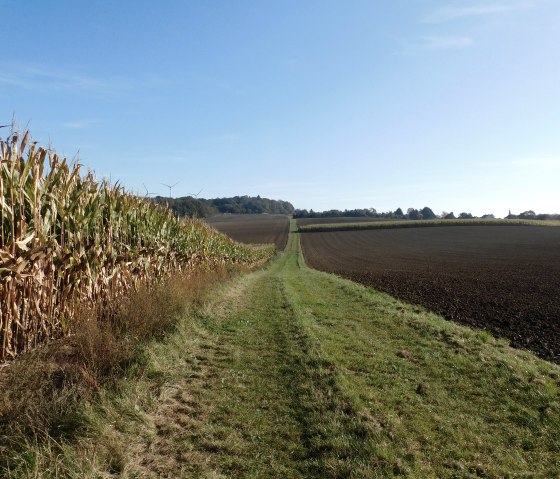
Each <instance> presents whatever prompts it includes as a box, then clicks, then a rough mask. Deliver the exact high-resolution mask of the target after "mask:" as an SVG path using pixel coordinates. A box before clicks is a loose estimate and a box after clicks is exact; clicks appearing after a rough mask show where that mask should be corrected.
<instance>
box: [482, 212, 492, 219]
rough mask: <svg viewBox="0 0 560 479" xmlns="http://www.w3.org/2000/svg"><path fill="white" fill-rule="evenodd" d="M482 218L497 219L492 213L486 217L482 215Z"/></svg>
mask: <svg viewBox="0 0 560 479" xmlns="http://www.w3.org/2000/svg"><path fill="white" fill-rule="evenodd" d="M481 218H482V219H483V220H493V219H494V218H495V216H494V215H493V214H492V213H487V214H485V215H482V216H481Z"/></svg>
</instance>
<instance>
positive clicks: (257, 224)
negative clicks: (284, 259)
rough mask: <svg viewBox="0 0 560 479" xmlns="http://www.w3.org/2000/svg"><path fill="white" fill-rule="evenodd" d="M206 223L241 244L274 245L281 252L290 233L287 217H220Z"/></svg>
mask: <svg viewBox="0 0 560 479" xmlns="http://www.w3.org/2000/svg"><path fill="white" fill-rule="evenodd" d="M204 221H205V222H206V223H207V224H209V225H210V226H212V227H214V228H216V229H217V230H218V231H219V232H220V233H224V234H226V235H228V236H230V237H231V238H233V239H234V240H235V241H239V242H240V243H246V244H264V243H274V244H275V245H276V248H277V249H278V250H280V251H282V250H284V248H285V247H286V243H287V241H288V233H289V231H290V220H289V219H288V217H287V216H286V215H267V214H260V215H219V216H213V217H211V218H206V219H205V220H204Z"/></svg>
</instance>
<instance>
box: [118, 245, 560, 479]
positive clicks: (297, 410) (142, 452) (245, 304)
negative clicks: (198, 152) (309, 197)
mask: <svg viewBox="0 0 560 479" xmlns="http://www.w3.org/2000/svg"><path fill="white" fill-rule="evenodd" d="M196 331H197V333H196V334H197V335H196V338H195V339H193V340H192V341H191V343H189V345H188V347H189V349H188V353H186V354H187V355H188V358H186V359H185V365H184V366H182V367H183V370H182V372H181V374H180V375H179V379H178V381H177V382H176V383H175V384H173V385H172V386H170V387H167V388H166V389H165V391H164V392H163V393H162V395H161V398H160V400H159V402H158V405H157V407H156V408H155V411H154V412H153V413H152V414H150V418H149V420H148V421H147V423H148V426H147V429H146V430H145V431H144V433H143V436H144V440H143V441H140V442H141V444H140V445H139V446H138V447H137V448H136V454H135V457H133V458H132V460H129V461H127V462H128V464H127V465H126V467H125V472H126V474H127V475H126V477H197V478H219V477H239V478H241V477H243V478H245V477H251V478H257V477H262V478H274V477H278V478H300V477H309V478H329V477H330V478H342V477H349V478H350V477H354V478H374V477H422V478H429V477H449V478H451V477H461V478H471V477H473V478H474V477H514V476H515V477H543V478H544V477H559V475H560V460H559V459H558V458H559V457H560V455H559V452H560V438H559V437H558V435H557V431H558V430H559V428H560V405H559V403H558V397H559V396H558V393H559V383H560V368H559V367H558V366H556V365H552V364H549V363H546V362H544V361H541V360H539V359H537V358H535V357H534V356H532V355H531V354H529V353H525V352H522V351H516V350H513V349H511V348H509V346H508V345H507V344H506V343H505V342H503V341H495V340H493V339H492V338H491V337H489V335H487V334H486V333H484V334H483V333H478V332H475V331H472V330H468V329H466V328H462V327H460V326H457V325H455V324H451V323H448V322H446V321H444V320H442V319H441V318H439V317H437V316H435V315H431V314H429V313H427V312H425V311H424V310H422V309H420V308H417V307H415V306H410V305H406V304H404V303H401V302H399V301H397V300H395V299H393V298H391V297H389V296H387V295H385V294H381V293H377V292H375V291H373V290H370V289H367V288H364V287H362V286H359V285H355V284H353V283H350V282H349V281H345V280H341V279H339V278H337V277H335V276H332V275H328V274H325V273H320V272H317V271H314V270H311V269H309V268H307V267H306V266H305V265H304V262H303V258H302V256H301V252H300V248H299V238H298V236H297V235H296V234H291V235H290V238H289V241H288V245H287V247H286V250H285V252H284V253H283V254H282V255H281V256H280V257H279V258H278V259H277V260H276V261H275V262H274V263H273V264H272V265H271V266H270V267H269V268H268V269H266V270H262V271H259V272H256V273H252V274H249V275H246V276H243V277H242V278H240V279H238V280H236V281H234V282H233V283H231V284H230V285H228V287H227V289H225V290H224V291H223V292H222V293H221V294H220V295H218V296H217V297H216V298H215V300H214V302H213V303H212V304H211V305H209V306H207V307H206V308H205V309H204V311H203V313H202V314H201V315H200V317H199V319H198V324H197V326H196Z"/></svg>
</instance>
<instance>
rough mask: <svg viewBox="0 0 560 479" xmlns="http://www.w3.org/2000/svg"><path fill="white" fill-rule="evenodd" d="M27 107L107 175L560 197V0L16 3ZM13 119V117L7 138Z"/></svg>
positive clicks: (431, 197) (308, 195) (4, 78)
mask: <svg viewBox="0 0 560 479" xmlns="http://www.w3.org/2000/svg"><path fill="white" fill-rule="evenodd" d="M0 11H1V12H2V36H1V38H2V60H1V64H2V68H1V69H0V124H2V123H6V122H10V121H11V119H12V115H14V114H15V117H16V119H17V121H18V123H19V125H20V126H21V127H25V126H26V125H27V124H28V123H29V127H30V129H31V133H32V135H33V136H34V137H35V139H37V140H39V141H40V142H41V143H48V142H49V141H50V142H51V143H52V145H53V146H54V147H55V148H56V149H57V150H58V152H60V153H63V154H65V155H67V156H69V157H73V156H74V155H75V154H76V152H77V151H78V150H79V151H80V160H81V162H82V163H83V164H84V165H86V166H88V167H89V168H91V169H93V170H95V172H96V174H97V175H98V176H110V177H111V178H112V180H120V181H121V182H122V184H123V185H125V186H126V187H127V188H128V189H131V190H137V191H143V190H144V189H143V186H142V185H143V183H145V184H146V185H147V187H148V189H149V190H150V191H151V192H157V193H160V194H162V195H165V194H167V191H168V190H167V189H166V188H165V187H163V186H161V183H168V184H171V183H175V182H177V181H179V182H180V183H179V184H178V185H177V186H176V187H175V189H174V191H173V196H184V195H187V194H188V193H194V192H198V191H199V190H200V189H201V188H204V191H203V193H202V195H201V196H203V197H208V198H211V197H221V196H232V195H243V194H247V195H257V194H259V195H261V196H265V197H271V198H276V199H285V200H288V201H291V202H292V203H293V204H294V205H295V206H296V207H297V208H307V209H310V208H313V209H315V210H324V209H331V208H338V209H344V208H364V207H375V208H376V209H378V210H383V211H386V210H394V209H396V208H397V207H401V208H403V209H405V210H406V208H408V207H416V208H421V207H423V206H426V205H428V206H430V207H431V208H432V209H433V210H434V211H435V212H436V213H440V212H441V211H442V210H446V211H454V212H455V213H456V214H457V213H459V212H461V211H470V212H472V213H473V214H477V215H480V214H484V213H494V214H496V216H504V215H506V214H507V212H508V209H509V208H511V210H512V212H514V213H519V212H521V211H524V210H528V209H533V210H535V211H537V212H560V187H559V185H560V1H558V0H479V1H460V0H456V1H444V0H384V1H372V0H344V1H342V0H337V1H334V0H282V1H264V0H250V1H249V0H204V1H203V0H199V1H194V0H192V1H191V0H169V1H166V0H160V1H157V2H156V1H149V2H148V1H135V2H132V1H118V0H113V1H104V0H98V1H87V2H86V1H73V0H72V1H71V0H66V1H62V0H58V1H57V0H52V1H43V0H41V1H39V0H26V1H24V0H0ZM5 131H6V130H0V134H3V135H5V133H3V132H5Z"/></svg>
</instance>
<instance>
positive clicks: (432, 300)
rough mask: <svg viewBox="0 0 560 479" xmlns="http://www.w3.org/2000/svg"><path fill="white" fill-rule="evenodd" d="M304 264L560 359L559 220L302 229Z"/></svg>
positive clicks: (550, 357) (516, 344)
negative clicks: (502, 224)
mask: <svg viewBox="0 0 560 479" xmlns="http://www.w3.org/2000/svg"><path fill="white" fill-rule="evenodd" d="M302 246H303V250H304V254H305V257H306V260H307V262H308V264H309V265H310V266H312V267H314V268H317V269H320V270H323V271H328V272H333V273H336V274H338V275H340V276H343V277H346V278H348V279H352V280H354V281H357V282H360V283H362V284H366V285H368V286H373V287H375V288H377V289H380V290H382V291H386V292H388V293H390V294H393V295H395V296H397V297H400V298H403V299H405V300H407V301H410V302H413V303H417V304H421V305H424V306H426V307H427V308H428V309H430V310H433V311H435V312H437V313H440V314H442V315H444V316H445V317H446V318H448V319H451V320H455V321H458V322H460V323H463V324H467V325H470V326H474V327H477V328H484V329H487V330H489V331H491V332H492V333H494V334H495V335H497V336H501V337H506V338H509V339H510V340H511V343H512V344H513V345H515V346H517V347H521V348H526V349H531V350H533V351H535V352H536V353H537V354H538V355H539V356H541V357H543V358H546V359H549V360H553V361H555V362H560V228H551V227H549V228H547V227H529V226H520V227H513V226H507V227H499V226H494V227H485V226H472V227H461V228H456V227H440V228H415V229H402V230H400V229H396V230H377V231H371V230H370V231H344V232H330V233H306V234H302Z"/></svg>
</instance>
